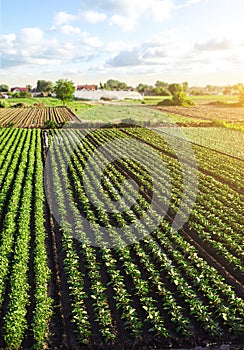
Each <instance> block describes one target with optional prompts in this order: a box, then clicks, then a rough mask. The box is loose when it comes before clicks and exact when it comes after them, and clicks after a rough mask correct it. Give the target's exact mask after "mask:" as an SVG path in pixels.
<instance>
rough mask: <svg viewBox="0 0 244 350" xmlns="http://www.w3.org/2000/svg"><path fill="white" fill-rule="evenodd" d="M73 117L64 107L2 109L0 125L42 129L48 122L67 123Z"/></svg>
mask: <svg viewBox="0 0 244 350" xmlns="http://www.w3.org/2000/svg"><path fill="white" fill-rule="evenodd" d="M74 119H75V115H74V114H73V113H72V112H71V110H70V109H68V108H66V107H41V108H40V107H36V108H8V109H7V108H3V109H1V110H0V125H2V126H12V125H14V126H16V127H18V128H43V127H44V126H45V123H46V122H47V121H48V120H51V121H54V122H55V123H57V124H62V123H64V122H69V121H72V120H74Z"/></svg>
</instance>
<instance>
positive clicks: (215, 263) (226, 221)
mask: <svg viewBox="0 0 244 350" xmlns="http://www.w3.org/2000/svg"><path fill="white" fill-rule="evenodd" d="M3 110H4V112H3ZM14 110H15V109H14V108H10V109H8V108H4V109H2V110H1V113H3V114H1V115H0V118H5V117H4V115H5V116H6V113H10V114H9V115H10V116H11V115H12V113H14V112H13V111H14ZM25 110H26V111H25ZM40 110H41V108H40V107H35V108H34V107H33V108H23V109H21V111H19V112H21V113H20V115H19V114H18V113H17V115H15V116H14V117H13V118H12V119H11V121H13V122H14V123H16V121H17V119H18V118H19V117H20V116H21V115H22V116H23V113H26V114H25V118H27V117H28V115H31V116H32V117H34V115H35V114H37V113H42V112H40ZM38 111H39V112H38ZM45 111H46V112H48V113H49V114H48V115H47V116H46V117H45V118H46V119H47V120H51V119H52V117H53V116H54V115H55V116H57V113H58V112H57V111H59V112H60V113H61V114H60V115H63V114H62V113H63V112H64V110H63V109H62V110H61V109H60V110H59V109H58V108H57V107H55V108H53V109H52V108H47V109H45ZM4 113H5V114H4ZM53 113H54V114H53ZM55 113H56V114H55ZM7 116H8V114H7ZM77 117H78V118H79V119H80V120H81V123H80V124H79V125H78V126H77V120H78V119H77ZM77 117H74V121H76V124H73V127H72V124H70V125H66V126H65V127H64V128H63V129H55V128H54V129H45V128H43V126H44V125H43V122H40V123H36V124H35V125H31V124H30V122H29V120H30V119H28V118H27V119H25V121H28V122H27V124H26V125H25V128H23V127H21V126H22V125H19V126H20V127H19V128H15V127H11V128H9V127H2V128H0V217H1V221H0V348H1V349H6V350H7V349H11V350H17V349H23V350H27V349H59V348H63V349H82V350H85V349H94V350H97V349H107V350H109V349H138V350H140V349H141V350H142V349H148V350H149V349H169V348H174V349H185V348H193V347H200V346H201V347H206V346H208V347H209V349H211V345H213V344H214V345H215V346H219V347H220V346H221V345H223V344H233V346H234V347H235V349H242V348H243V346H244V285H243V282H244V249H243V232H244V219H243V212H244V205H243V203H244V180H243V173H244V159H243V156H244V154H243V133H242V132H241V131H234V130H229V129H226V128H223V127H222V128H215V127H214V128H211V127H201V128H199V127H194V128H193V127H184V128H181V130H182V131H183V133H179V131H178V132H176V130H177V129H176V128H174V127H175V124H174V125H170V127H169V124H170V123H172V122H170V121H168V124H167V123H166V121H165V120H167V116H166V115H164V114H163V113H162V112H160V111H156V110H154V109H151V108H145V107H141V106H137V107H132V106H118V105H117V106H107V105H104V106H101V107H91V108H90V109H89V111H85V110H84V111H83V112H82V113H77ZM16 118H17V119H16ZM184 118H185V119H182V117H180V116H175V120H174V123H179V124H180V123H186V124H187V123H188V124H189V125H191V122H194V123H195V122H196V121H195V120H192V118H190V117H184ZM64 119H65V118H64ZM154 119H157V120H159V121H160V123H162V124H163V125H164V127H160V128H158V129H155V130H153V129H149V128H146V127H138V126H135V125H130V126H127V127H125V125H124V126H121V125H119V121H123V120H124V121H127V122H129V121H131V120H133V121H136V122H138V121H153V120H154ZM2 120H5V119H2ZM18 120H19V119H18ZM21 120H22V119H21ZM31 120H32V119H31ZM87 120H89V121H95V122H98V121H100V123H101V125H100V124H99V123H98V124H96V123H95V124H94V125H93V128H87V125H83V123H82V122H84V121H87ZM112 120H115V121H116V125H115V126H116V127H113V128H112V127H111V126H110V127H105V126H104V125H103V124H104V123H107V122H111V121H112ZM170 120H171V119H170ZM182 120H183V121H182ZM199 120H200V121H201V122H204V121H203V120H201V118H199V119H198V121H199ZM205 120H206V119H205ZM207 122H208V121H207ZM0 123H1V122H0ZM131 124H133V123H131ZM165 124H166V125H165ZM3 125H4V123H3ZM96 125H97V127H95V126H96ZM99 125H100V126H101V127H99ZM31 126H32V128H30V127H31ZM41 127H42V128H41ZM178 130H179V129H178ZM184 134H185V135H186V137H187V138H186V139H184V137H183V136H184ZM179 135H180V136H179ZM182 135H183V136H182ZM189 141H191V142H192V143H190V142H189ZM100 172H101V174H100ZM100 175H101V176H100Z"/></svg>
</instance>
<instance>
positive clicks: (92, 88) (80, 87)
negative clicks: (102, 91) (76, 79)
mask: <svg viewBox="0 0 244 350" xmlns="http://www.w3.org/2000/svg"><path fill="white" fill-rule="evenodd" d="M96 90H97V85H94V84H93V85H87V84H86V85H77V91H96Z"/></svg>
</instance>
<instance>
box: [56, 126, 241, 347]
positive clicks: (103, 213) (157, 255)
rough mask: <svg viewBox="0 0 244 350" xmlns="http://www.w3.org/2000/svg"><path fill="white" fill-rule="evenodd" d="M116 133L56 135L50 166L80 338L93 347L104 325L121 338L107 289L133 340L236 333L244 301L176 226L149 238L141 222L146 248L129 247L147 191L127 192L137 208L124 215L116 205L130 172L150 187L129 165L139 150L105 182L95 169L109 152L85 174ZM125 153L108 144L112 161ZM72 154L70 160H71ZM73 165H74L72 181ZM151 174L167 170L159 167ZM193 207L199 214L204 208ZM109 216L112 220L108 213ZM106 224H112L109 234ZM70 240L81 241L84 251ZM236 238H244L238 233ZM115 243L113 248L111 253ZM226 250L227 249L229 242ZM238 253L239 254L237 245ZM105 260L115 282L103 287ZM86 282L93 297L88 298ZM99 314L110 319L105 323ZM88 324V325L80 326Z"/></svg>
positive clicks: (109, 338) (107, 337)
mask: <svg viewBox="0 0 244 350" xmlns="http://www.w3.org/2000/svg"><path fill="white" fill-rule="evenodd" d="M117 133H119V131H111V130H109V131H106V130H102V131H99V132H95V133H94V134H93V133H91V134H90V135H89V137H86V138H84V137H83V136H82V134H80V132H78V131H70V130H67V131H64V132H62V133H60V134H58V133H56V134H55V133H52V140H53V143H51V145H50V150H49V152H50V155H51V157H50V159H51V165H52V167H51V169H52V170H51V174H50V178H52V179H53V181H52V185H53V188H54V191H55V194H56V196H55V198H56V201H57V202H56V207H57V208H59V209H58V211H59V216H60V218H61V227H62V233H63V234H62V237H63V238H62V239H63V246H64V250H65V252H66V259H65V264H66V266H67V268H66V274H67V280H68V283H69V286H70V294H71V298H72V305H73V317H74V322H75V324H76V326H77V332H78V338H79V339H81V341H82V342H85V343H87V342H89V341H90V340H91V338H93V337H94V334H93V333H92V331H91V330H92V327H93V322H95V323H98V324H99V327H98V329H99V332H100V336H101V337H102V339H103V341H105V342H114V341H116V339H117V337H118V333H119V331H120V329H119V327H118V324H116V321H115V318H114V313H115V310H114V309H113V307H112V306H111V305H114V303H113V302H112V300H111V296H109V295H108V294H107V290H108V288H109V286H112V290H113V300H114V301H115V305H116V309H118V310H119V312H120V317H121V320H123V322H124V327H125V328H126V329H128V330H129V333H130V334H131V335H133V336H134V337H135V336H136V335H138V334H140V335H142V332H143V334H144V335H145V334H149V333H152V334H154V336H156V337H162V338H164V339H169V338H170V337H172V336H173V335H175V333H174V332H176V333H178V334H179V335H181V336H182V337H185V339H186V338H187V337H191V336H193V337H194V336H195V337H196V336H197V330H198V329H199V327H200V328H201V329H202V330H204V331H202V332H203V333H202V334H208V335H209V336H212V337H217V338H216V339H220V338H221V337H225V336H227V334H232V336H233V335H237V334H238V333H240V332H241V331H242V329H243V322H242V321H243V312H242V309H243V301H242V299H241V298H239V297H238V296H237V295H236V293H235V290H234V289H233V288H232V287H231V286H230V285H228V284H227V283H226V281H225V280H224V278H223V277H222V276H221V275H220V274H219V273H218V271H217V270H216V269H215V268H213V267H212V266H209V265H208V263H207V261H205V260H204V259H203V258H202V257H201V256H200V255H199V252H198V250H197V249H196V247H195V246H194V245H192V244H189V243H188V242H187V241H185V239H184V237H183V236H182V235H181V234H180V233H178V232H177V231H175V230H173V229H172V228H171V226H170V222H168V221H167V220H163V221H162V222H161V224H160V225H159V226H158V228H157V229H155V230H154V231H153V232H152V234H151V235H149V234H148V232H147V223H146V222H144V223H141V222H139V223H137V228H138V230H141V232H145V234H144V238H143V239H142V240H141V242H140V243H139V242H136V241H135V240H134V244H133V245H131V246H127V245H126V242H128V241H133V234H132V232H131V231H130V229H129V225H128V222H130V223H131V222H136V221H137V219H138V215H139V216H140V212H141V211H142V212H143V211H144V214H145V208H147V207H148V202H147V198H146V195H145V193H144V192H141V193H140V194H139V195H138V193H136V192H135V189H133V188H130V187H129V188H128V191H127V192H126V193H125V194H123V195H125V196H126V197H128V200H129V199H130V198H136V196H137V195H138V196H137V204H135V205H134V206H133V208H130V209H129V210H127V212H126V215H124V214H121V213H120V212H116V206H115V205H114V202H113V200H114V199H116V197H117V196H118V195H119V193H120V191H121V183H123V181H124V180H125V174H127V175H128V174H130V176H133V177H134V179H136V178H137V179H139V182H140V183H141V184H143V185H144V187H145V188H146V187H148V186H149V187H150V181H148V178H147V174H146V173H145V171H144V170H143V169H141V168H140V167H138V165H137V164H136V162H133V161H131V158H133V152H131V154H130V152H129V151H128V149H127V151H128V154H129V155H130V156H131V157H130V160H129V161H126V160H124V159H120V161H119V163H116V164H110V166H109V167H108V168H107V169H106V172H105V176H104V177H103V179H102V183H101V182H100V181H98V179H97V177H96V172H97V169H98V168H97V166H99V164H100V165H102V164H103V163H104V161H105V158H104V154H100V156H99V157H98V158H97V162H96V165H93V168H91V169H90V170H89V171H88V173H87V174H84V168H85V165H86V162H87V160H88V159H89V157H91V155H92V154H93V153H94V152H95V150H96V149H97V148H98V146H99V145H101V144H103V143H106V142H107V141H109V140H111V139H113V138H115V137H116V136H117V137H118V134H117ZM120 137H122V136H120ZM77 138H78V139H80V142H79V143H78V144H77V142H76V141H75V140H77ZM73 147H75V148H73ZM129 149H130V147H129ZM120 151H121V149H116V147H111V146H110V147H109V146H108V147H107V153H108V158H109V154H110V155H111V154H114V155H115V156H117V157H118V158H119V154H120ZM141 152H142V155H143V157H144V158H147V159H148V164H150V161H151V160H150V157H148V154H147V150H146V149H143V147H142V149H141ZM70 154H72V156H71V159H70V160H69V156H70ZM67 160H69V168H68V174H69V176H68V177H67V168H66V165H67V164H66V161H67ZM167 162H168V163H169V164H171V162H172V158H171V157H168V159H167ZM151 171H155V172H156V171H159V172H160V171H161V170H160V167H159V168H158V169H153V170H151ZM162 176H163V175H162ZM84 181H85V185H86V187H88V188H89V191H90V199H88V198H87V194H86V188H85V187H84ZM173 181H174V182H173V185H174V186H177V188H178V189H180V188H181V177H180V175H179V174H178V173H177V172H176V174H175V175H174V176H173ZM101 187H102V188H103V190H104V189H106V192H107V196H108V198H110V199H111V201H110V204H109V208H107V207H106V206H105V204H104V202H103V201H101V200H100V199H99V196H98V193H99V191H100V190H101ZM163 190H164V191H165V190H167V188H166V189H165V188H164V189H163V188H162V189H160V186H159V190H158V191H159V192H158V193H157V195H158V196H160V195H162V192H160V191H163ZM179 195H180V193H178V192H177V191H176V190H175V193H174V195H173V202H172V203H175V205H172V208H171V209H172V210H174V209H176V207H177V203H178V199H177V197H179ZM91 201H92V204H91ZM199 208H200V207H199ZM108 209H109V210H108ZM194 210H195V211H194V212H195V213H196V217H197V210H198V208H196V209H194ZM111 212H112V213H113V215H112V218H113V220H112V222H111V215H110V214H109V213H111ZM80 214H82V216H80ZM154 215H155V216H156V215H157V212H156V211H153V210H152V211H151V212H150V214H148V218H149V219H150V216H154ZM207 215H208V213H207V211H206V216H207ZM82 217H83V219H82ZM85 219H86V220H88V221H89V228H87V227H86V223H85V221H86V220H85ZM114 221H115V222H116V225H114ZM238 224H240V223H238ZM198 225H199V228H198V229H199V230H200V231H201V230H202V232H205V231H206V229H208V230H210V231H211V227H210V226H209V223H208V225H207V227H206V228H204V227H203V226H202V224H201V223H200V222H199V223H198ZM127 226H128V230H127V229H126V230H124V231H123V234H122V235H120V234H118V232H117V228H118V227H127ZM102 227H106V229H107V231H106V232H107V236H106V235H105V233H104V232H105V231H104V230H103V229H102ZM88 232H91V233H89V234H88ZM71 236H74V237H76V238H78V239H79V241H80V243H79V245H78V246H77V243H75V241H73V240H72V239H71ZM236 237H237V238H236V239H237V240H238V239H239V238H238V232H236ZM91 239H93V242H95V245H97V246H98V247H100V248H99V249H98V251H97V249H95V248H92V247H91V245H90V244H91ZM209 242H214V241H213V238H211V237H210V238H209ZM111 244H112V246H114V247H115V248H114V249H111V247H110V246H111ZM67 247H68V249H67ZM221 247H222V248H221V249H225V245H224V244H223V245H222V246H221ZM232 248H233V249H235V246H234V245H233V247H232ZM236 249H237V247H236ZM237 250H238V249H237ZM70 252H72V253H70ZM237 255H238V254H237ZM229 256H230V259H232V260H231V261H232V263H233V264H235V263H236V264H239V265H241V262H240V258H238V256H237V257H236V258H235V256H234V255H233V254H232V253H231V252H230V253H229ZM72 262H73V264H74V266H75V268H74V269H73V271H76V270H77V269H78V271H79V273H78V277H79V283H75V281H74V279H73V278H72V274H73V272H72V273H71V272H70V269H69V268H68V266H72ZM101 262H102V265H104V266H106V270H107V275H108V276H109V282H105V281H104V279H103V278H102V275H101V269H102V267H101ZM80 264H84V266H85V268H86V272H87V274H84V273H81V265H80ZM91 271H92V272H91ZM78 277H77V279H78ZM87 279H88V281H89V291H90V292H89V293H85V289H86V281H87ZM118 291H120V293H121V295H123V300H124V302H121V300H119V298H118ZM80 293H81V295H82V296H84V297H82V298H81V300H80V303H81V302H82V311H81V313H80V314H79V313H78V311H77V302H78V301H79V298H78V296H79V295H80ZM93 298H94V299H93ZM121 298H122V297H121ZM89 299H92V300H90V301H91V303H92V306H93V309H94V312H95V315H96V317H95V320H93V318H92V315H91V314H90V312H89V309H88V308H87V305H88V303H89ZM84 301H85V302H84ZM101 312H102V313H103V315H104V318H101ZM142 312H143V315H144V316H143V317H141V315H142ZM84 315H85V317H84ZM132 320H133V321H132ZM82 322H83V323H84V327H83V328H82V327H81V326H80V325H81V324H82ZM133 325H134V326H133ZM145 330H146V331H145ZM173 330H174V331H173ZM204 332H205V333H204ZM93 339H94V338H93Z"/></svg>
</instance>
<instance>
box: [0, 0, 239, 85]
mask: <svg viewBox="0 0 244 350" xmlns="http://www.w3.org/2000/svg"><path fill="white" fill-rule="evenodd" d="M0 1H1V36H0V39H1V41H0V50H1V69H0V74H1V81H0V83H7V84H9V85H20V84H22V85H26V84H32V85H35V84H36V81H37V80H38V79H48V80H52V81H54V82H55V81H56V80H57V79H59V78H65V79H66V78H67V79H70V80H73V81H74V82H75V83H76V84H83V83H99V82H100V81H102V82H105V81H107V80H108V79H110V78H114V79H119V80H122V81H125V82H127V83H128V84H130V85H132V86H136V85H137V84H138V83H140V82H142V83H148V84H154V83H155V82H156V80H163V81H167V82H182V81H186V80H187V81H188V82H189V83H190V85H206V84H208V83H210V84H216V85H221V84H234V83H237V82H244V30H243V29H244V25H243V18H244V1H243V0H232V1H230V0H144V1H143V0H100V1H99V0H96V1H95V0H72V1H67V0H59V1H57V0H51V1H50V0H49V1H47V0H43V1H36V2H34V1H33V0H32V1H30V0H24V1H17V0H0Z"/></svg>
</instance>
